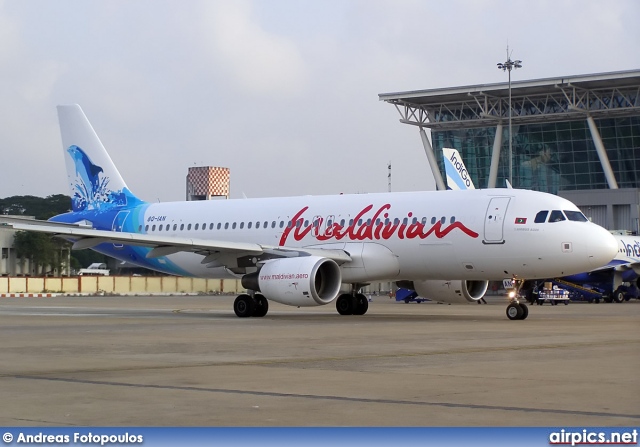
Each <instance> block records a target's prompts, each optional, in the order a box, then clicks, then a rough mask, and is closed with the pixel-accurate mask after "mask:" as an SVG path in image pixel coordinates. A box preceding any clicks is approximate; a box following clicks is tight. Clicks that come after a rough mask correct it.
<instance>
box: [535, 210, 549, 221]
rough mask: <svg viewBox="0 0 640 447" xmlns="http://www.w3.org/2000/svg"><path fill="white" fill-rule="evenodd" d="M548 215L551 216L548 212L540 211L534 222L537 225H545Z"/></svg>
mask: <svg viewBox="0 0 640 447" xmlns="http://www.w3.org/2000/svg"><path fill="white" fill-rule="evenodd" d="M548 215H549V211H548V210H544V211H538V214H536V218H535V219H534V220H533V221H534V222H535V223H545V222H546V221H547V216H548Z"/></svg>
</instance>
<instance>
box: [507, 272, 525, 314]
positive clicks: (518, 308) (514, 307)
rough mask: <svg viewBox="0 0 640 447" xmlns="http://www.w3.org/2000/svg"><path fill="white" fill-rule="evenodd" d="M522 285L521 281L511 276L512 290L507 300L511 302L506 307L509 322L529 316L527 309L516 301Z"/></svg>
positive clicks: (522, 281)
mask: <svg viewBox="0 0 640 447" xmlns="http://www.w3.org/2000/svg"><path fill="white" fill-rule="evenodd" d="M523 284H524V280H523V279H519V278H517V277H516V276H515V275H514V276H513V279H512V285H513V289H512V290H511V291H510V292H509V299H510V300H511V302H510V303H509V305H508V306H507V318H508V319H509V320H524V319H525V318H527V317H528V316H529V308H528V307H527V305H526V304H524V303H521V302H520V301H519V299H518V297H519V296H520V289H521V288H522V285H523Z"/></svg>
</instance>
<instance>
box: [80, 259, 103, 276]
mask: <svg viewBox="0 0 640 447" xmlns="http://www.w3.org/2000/svg"><path fill="white" fill-rule="evenodd" d="M89 275H91V276H109V269H108V268H107V264H104V263H101V262H94V263H93V264H91V265H89V267H87V268H86V269H80V270H78V276H89Z"/></svg>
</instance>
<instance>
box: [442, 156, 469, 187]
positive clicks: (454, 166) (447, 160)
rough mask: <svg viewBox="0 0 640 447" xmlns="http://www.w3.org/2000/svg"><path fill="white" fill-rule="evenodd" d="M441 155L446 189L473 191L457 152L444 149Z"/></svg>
mask: <svg viewBox="0 0 640 447" xmlns="http://www.w3.org/2000/svg"><path fill="white" fill-rule="evenodd" d="M442 153H443V155H444V169H445V172H446V174H447V189H456V190H461V189H475V186H473V182H472V181H471V176H470V175H469V172H468V171H467V168H466V167H465V165H464V163H463V162H462V157H461V156H460V154H459V153H458V151H457V150H456V149H449V148H444V149H442Z"/></svg>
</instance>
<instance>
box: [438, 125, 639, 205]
mask: <svg viewBox="0 0 640 447" xmlns="http://www.w3.org/2000/svg"><path fill="white" fill-rule="evenodd" d="M595 123H596V126H597V127H598V131H599V132H600V137H601V138H602V142H603V144H604V147H605V148H606V151H607V155H608V157H609V162H610V164H611V168H612V169H613V172H614V175H615V178H616V181H617V182H618V186H619V187H620V188H640V116H634V117H618V118H603V119H596V120H595ZM512 130H513V186H514V188H526V189H533V190H536V191H544V192H550V193H552V194H557V193H558V191H560V190H579V189H604V188H608V185H607V182H606V179H605V175H604V171H603V169H602V166H601V164H600V159H599V158H598V154H597V152H596V148H595V144H594V142H593V139H592V137H591V132H590V131H589V125H588V124H587V120H586V118H585V119H584V120H581V121H563V122H548V123H541V124H526V125H513V126H512ZM495 132H496V128H495V127H485V128H475V129H459V130H432V131H431V140H432V146H433V149H434V151H435V153H436V157H437V158H438V162H439V165H440V172H444V165H443V161H442V148H444V147H450V148H455V149H457V150H458V151H459V152H460V154H461V156H462V158H463V159H464V163H465V165H466V167H467V170H468V171H469V173H470V174H471V178H472V180H473V183H474V184H475V186H476V188H486V187H487V183H488V180H489V169H490V166H491V153H492V150H493V141H494V138H495ZM508 133H509V126H508V124H507V123H505V124H504V125H503V135H502V149H501V152H500V164H499V168H498V180H497V183H496V186H498V187H504V186H505V179H508V178H509V173H508V170H509V140H508V138H509V135H508Z"/></svg>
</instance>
